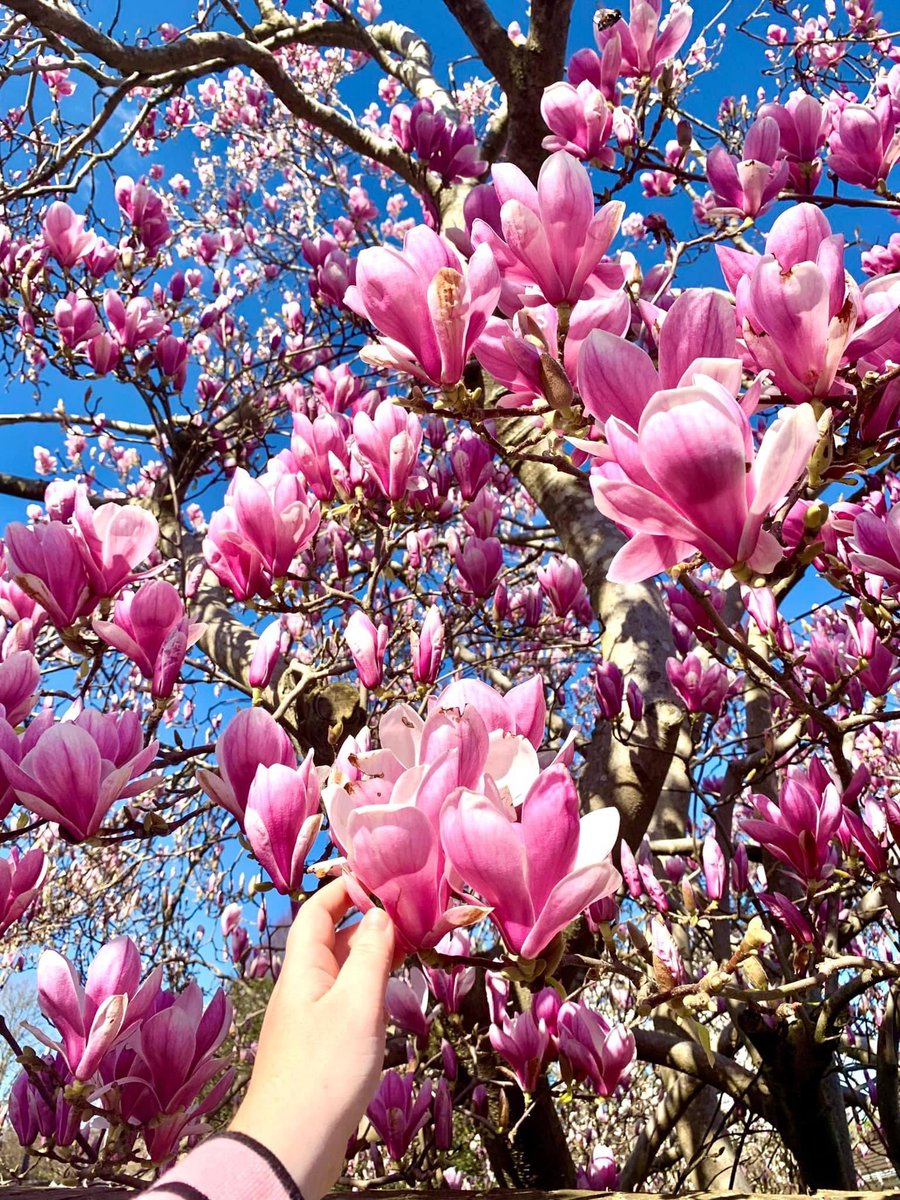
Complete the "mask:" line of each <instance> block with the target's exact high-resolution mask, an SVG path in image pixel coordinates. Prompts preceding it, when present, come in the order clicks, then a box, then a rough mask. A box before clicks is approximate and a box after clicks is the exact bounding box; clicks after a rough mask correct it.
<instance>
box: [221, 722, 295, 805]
mask: <svg viewBox="0 0 900 1200" xmlns="http://www.w3.org/2000/svg"><path fill="white" fill-rule="evenodd" d="M276 763H277V764H280V765H281V766H284V767H290V768H291V769H292V770H296V769H297V756H296V754H295V753H294V749H293V747H292V746H291V741H290V738H289V737H288V735H287V734H286V733H285V732H284V730H283V729H282V728H281V726H280V725H279V724H278V723H277V721H275V719H274V718H273V717H272V716H271V715H270V714H269V713H267V712H266V711H265V710H264V709H262V708H242V709H241V711H240V712H239V713H238V714H237V716H236V717H234V718H232V720H231V721H229V722H228V724H227V725H226V726H225V729H224V732H223V733H221V734H220V735H219V740H218V741H217V742H216V765H217V767H218V771H208V770H205V769H204V768H201V769H200V770H199V771H198V772H197V782H198V783H199V784H200V786H201V788H202V789H203V791H204V792H205V793H206V794H207V796H209V798H210V800H212V801H214V802H215V803H216V804H221V806H222V807H223V808H225V809H227V810H228V812H230V813H231V815H232V816H233V817H236V818H237V820H238V821H239V822H240V823H241V824H243V822H244V811H245V809H246V807H247V801H248V799H249V796H250V787H251V785H252V783H253V780H254V777H255V776H256V772H257V768H259V767H260V766H262V767H272V766H274V765H275V764H276Z"/></svg>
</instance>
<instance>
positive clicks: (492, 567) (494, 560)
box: [456, 534, 503, 599]
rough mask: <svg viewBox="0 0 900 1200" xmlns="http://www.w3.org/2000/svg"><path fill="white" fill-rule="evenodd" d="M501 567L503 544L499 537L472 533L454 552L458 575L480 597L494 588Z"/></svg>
mask: <svg viewBox="0 0 900 1200" xmlns="http://www.w3.org/2000/svg"><path fill="white" fill-rule="evenodd" d="M502 568H503V545H502V543H501V542H500V540H499V538H495V537H491V538H480V537H475V535H474V534H472V535H470V536H469V537H467V538H466V539H465V541H464V542H463V544H462V545H461V546H460V548H459V550H458V551H457V553H456V569H457V571H459V574H460V577H461V578H462V580H463V582H464V583H465V585H466V587H467V588H468V590H469V591H470V592H472V593H473V594H474V595H475V596H478V597H480V598H481V599H484V597H485V596H489V595H490V594H491V592H492V591H493V590H494V585H495V584H496V582H497V576H498V575H499V574H500V571H501V570H502Z"/></svg>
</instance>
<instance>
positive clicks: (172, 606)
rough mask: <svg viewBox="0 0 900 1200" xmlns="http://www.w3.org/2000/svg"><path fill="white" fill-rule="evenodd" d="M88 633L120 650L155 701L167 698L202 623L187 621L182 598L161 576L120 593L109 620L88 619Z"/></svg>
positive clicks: (198, 636) (201, 632)
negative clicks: (90, 627) (145, 681)
mask: <svg viewBox="0 0 900 1200" xmlns="http://www.w3.org/2000/svg"><path fill="white" fill-rule="evenodd" d="M93 626H94V632H95V633H96V634H97V636H98V637H100V638H102V639H103V641H105V642H106V643H108V645H110V646H114V647H115V648H116V649H117V650H121V652H122V653H123V654H125V655H126V656H127V657H128V658H130V659H131V661H132V662H133V663H134V664H135V665H136V666H137V667H138V669H139V670H140V672H141V674H142V675H143V676H144V678H145V679H149V680H150V681H151V695H152V696H153V697H154V698H155V699H165V698H167V697H168V696H171V694H172V690H173V688H174V687H175V684H176V683H177V681H178V676H179V674H180V672H181V667H182V664H183V663H184V657H185V655H186V654H187V651H188V648H189V647H190V646H193V644H194V643H195V642H196V641H197V640H198V638H200V637H201V636H202V635H203V632H204V631H205V629H206V626H205V625H204V624H194V623H192V622H190V621H189V620H188V617H187V614H186V612H185V609H184V601H183V600H182V599H181V596H179V594H178V591H177V589H176V588H174V587H173V586H172V584H171V583H167V582H166V581H165V580H163V579H151V580H149V581H148V582H146V583H144V584H142V586H141V587H140V588H138V590H137V591H136V592H123V593H122V595H121V596H120V597H119V599H118V600H117V601H116V607H115V609H114V612H113V619H112V620H111V621H101V620H99V619H98V618H97V617H95V618H94V621H93Z"/></svg>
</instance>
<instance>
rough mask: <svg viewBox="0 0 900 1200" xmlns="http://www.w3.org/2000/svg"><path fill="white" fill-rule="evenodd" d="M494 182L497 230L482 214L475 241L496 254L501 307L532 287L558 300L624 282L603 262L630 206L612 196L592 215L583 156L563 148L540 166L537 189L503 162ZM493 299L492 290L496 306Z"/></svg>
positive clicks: (518, 303)
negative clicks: (497, 219)
mask: <svg viewBox="0 0 900 1200" xmlns="http://www.w3.org/2000/svg"><path fill="white" fill-rule="evenodd" d="M492 180H493V185H494V190H495V191H496V193H497V196H498V197H499V199H500V201H501V205H502V206H501V209H500V216H499V225H500V233H499V234H498V233H497V232H496V231H495V230H494V229H493V228H492V227H491V226H490V225H488V224H487V222H485V221H483V220H481V219H480V218H479V219H478V220H476V221H475V222H474V224H473V226H472V242H473V244H474V245H475V246H477V247H481V246H488V247H489V248H490V250H491V252H492V254H493V257H494V259H495V260H496V263H497V266H498V267H499V269H500V274H501V275H502V278H503V285H504V297H503V304H504V311H509V312H513V311H515V310H516V309H518V308H521V307H522V298H521V297H522V295H523V293H525V292H526V291H528V290H529V289H531V290H532V291H533V292H538V293H540V295H541V296H543V298H544V300H546V301H547V303H548V304H554V305H555V304H562V303H567V304H575V303H576V301H578V300H581V299H583V298H585V297H591V296H594V295H597V294H598V293H602V292H603V291H607V290H609V289H612V290H616V289H617V288H618V287H619V286H621V283H622V280H623V278H624V276H623V272H622V269H621V267H619V266H617V265H614V264H604V263H601V260H602V258H603V256H604V254H605V253H606V251H607V250H608V249H609V246H610V243H611V242H612V240H613V238H614V237H615V236H616V233H617V232H618V229H619V225H620V223H621V220H622V214H623V213H624V211H625V205H624V204H623V203H621V202H620V201H617V200H613V201H610V202H609V203H608V204H605V205H604V206H603V207H602V208H601V209H600V210H599V212H597V213H595V212H594V192H593V188H592V187H591V181H590V176H589V175H588V172H587V170H586V168H585V167H584V166H583V165H582V164H581V163H580V162H578V161H577V160H576V159H574V158H573V157H572V156H571V155H570V154H567V153H566V152H565V151H564V150H559V151H557V152H556V153H555V154H551V155H550V157H549V158H548V159H546V161H545V162H544V164H543V166H542V167H541V170H540V174H539V175H538V182H537V187H535V186H534V184H533V183H532V182H531V181H530V180H529V179H528V177H527V176H526V175H525V174H524V173H523V172H522V171H520V170H519V168H518V167H515V166H513V165H512V163H498V164H497V165H496V166H495V167H494V168H493V172H492ZM501 235H502V236H501ZM496 303H497V298H496V296H495V297H494V301H493V305H492V308H493V307H495V306H496ZM486 315H488V314H486ZM479 332H481V331H480V330H479ZM473 340H474V339H473Z"/></svg>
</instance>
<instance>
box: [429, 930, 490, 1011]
mask: <svg viewBox="0 0 900 1200" xmlns="http://www.w3.org/2000/svg"><path fill="white" fill-rule="evenodd" d="M435 950H436V952H437V953H438V954H440V955H442V956H443V957H445V958H450V959H452V958H454V957H457V958H461V957H465V956H467V955H468V954H469V952H470V946H469V935H468V934H467V933H466V931H465V930H464V929H454V930H453V931H452V932H451V933H448V934H446V935H445V936H444V937H442V938H441V940H440V941H439V942H438V943H437V945H436V946H435ZM424 970H425V974H426V976H427V977H428V983H429V986H430V988H431V992H432V995H433V996H434V998H435V1000H437V1002H438V1004H441V1005H443V1008H444V1011H445V1012H447V1013H457V1012H459V1011H460V1008H461V1006H462V1002H463V1000H464V999H465V998H466V996H468V994H469V992H471V990H472V988H473V987H474V986H475V980H476V977H477V975H476V968H475V967H467V966H452V965H447V966H444V967H425V968H424Z"/></svg>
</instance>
